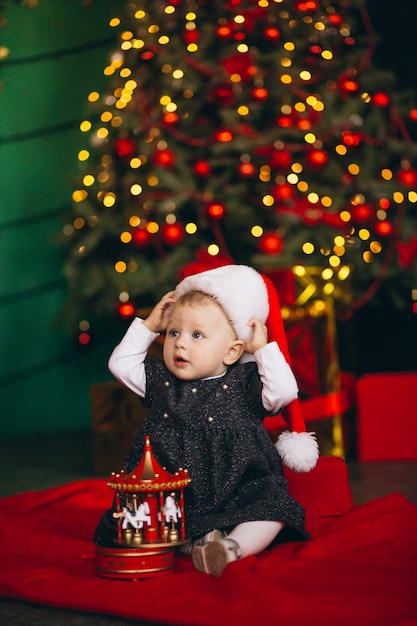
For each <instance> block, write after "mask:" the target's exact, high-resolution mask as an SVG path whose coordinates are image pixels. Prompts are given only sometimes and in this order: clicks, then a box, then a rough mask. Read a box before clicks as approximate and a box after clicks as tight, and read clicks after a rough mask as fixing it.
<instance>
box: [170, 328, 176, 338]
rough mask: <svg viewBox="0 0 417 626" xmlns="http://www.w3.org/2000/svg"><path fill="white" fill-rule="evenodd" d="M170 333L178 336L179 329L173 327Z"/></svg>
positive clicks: (171, 335) (172, 335)
mask: <svg viewBox="0 0 417 626" xmlns="http://www.w3.org/2000/svg"><path fill="white" fill-rule="evenodd" d="M168 335H169V336H170V337H178V330H175V328H172V329H171V330H170V331H169V333H168Z"/></svg>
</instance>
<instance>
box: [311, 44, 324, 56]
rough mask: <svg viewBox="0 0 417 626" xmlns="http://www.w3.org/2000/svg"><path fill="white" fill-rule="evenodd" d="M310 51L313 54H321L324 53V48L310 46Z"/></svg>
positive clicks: (314, 45) (315, 45) (316, 45)
mask: <svg viewBox="0 0 417 626" xmlns="http://www.w3.org/2000/svg"><path fill="white" fill-rule="evenodd" d="M308 51H309V52H310V53H311V54H321V53H322V52H323V48H322V47H321V46H319V45H318V44H317V43H315V44H313V45H311V46H309V48H308Z"/></svg>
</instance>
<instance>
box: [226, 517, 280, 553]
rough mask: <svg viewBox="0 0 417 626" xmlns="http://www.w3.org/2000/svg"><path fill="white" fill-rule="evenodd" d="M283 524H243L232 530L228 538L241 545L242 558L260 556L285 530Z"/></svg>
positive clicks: (269, 522) (258, 522)
mask: <svg viewBox="0 0 417 626" xmlns="http://www.w3.org/2000/svg"><path fill="white" fill-rule="evenodd" d="M284 526H285V524H284V523H283V522H275V521H265V520H262V521H256V522H243V523H242V524H239V525H238V526H235V528H234V529H233V530H232V532H231V533H229V534H228V535H227V536H228V537H230V539H234V541H236V542H237V543H238V544H239V547H240V552H241V558H242V559H243V558H244V557H246V556H251V555H252V554H258V553H259V552H262V550H265V548H267V547H268V546H269V544H270V543H272V541H273V540H274V539H275V537H276V536H277V535H278V533H279V532H280V531H281V530H282V529H283V528H284Z"/></svg>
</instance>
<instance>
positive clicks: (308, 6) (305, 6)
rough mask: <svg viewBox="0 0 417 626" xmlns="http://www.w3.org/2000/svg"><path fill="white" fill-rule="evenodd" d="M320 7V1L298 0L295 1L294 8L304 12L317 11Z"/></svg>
mask: <svg viewBox="0 0 417 626" xmlns="http://www.w3.org/2000/svg"><path fill="white" fill-rule="evenodd" d="M318 8H319V3H318V2H317V1H316V0H296V2H294V9H295V10H296V11H301V12H302V13H308V12H309V11H316V10H317V9H318Z"/></svg>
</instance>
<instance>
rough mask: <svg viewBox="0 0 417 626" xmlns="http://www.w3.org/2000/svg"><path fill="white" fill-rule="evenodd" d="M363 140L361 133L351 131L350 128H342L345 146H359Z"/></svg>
mask: <svg viewBox="0 0 417 626" xmlns="http://www.w3.org/2000/svg"><path fill="white" fill-rule="evenodd" d="M362 140H363V133H358V132H352V131H350V130H344V131H343V132H342V141H343V143H344V144H345V146H359V144H360V142H361V141H362Z"/></svg>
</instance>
